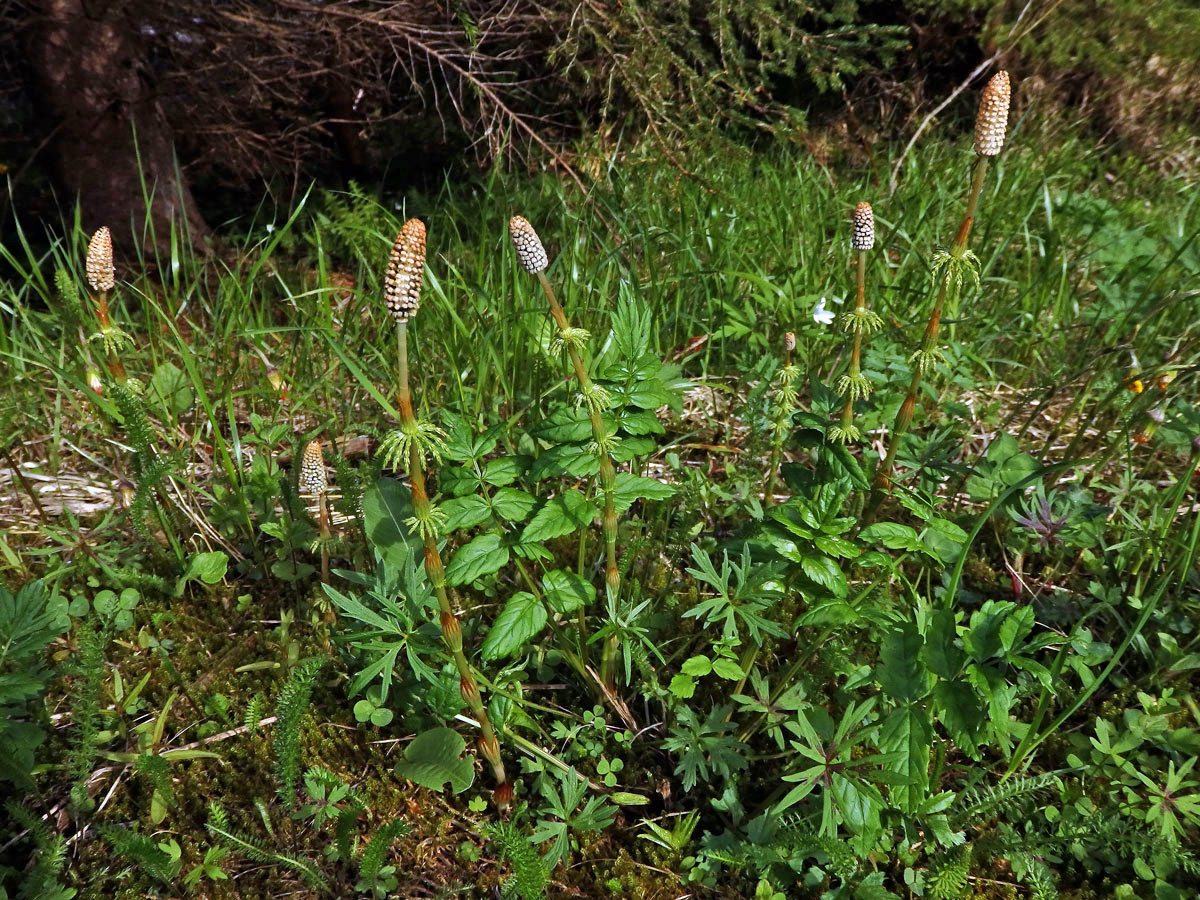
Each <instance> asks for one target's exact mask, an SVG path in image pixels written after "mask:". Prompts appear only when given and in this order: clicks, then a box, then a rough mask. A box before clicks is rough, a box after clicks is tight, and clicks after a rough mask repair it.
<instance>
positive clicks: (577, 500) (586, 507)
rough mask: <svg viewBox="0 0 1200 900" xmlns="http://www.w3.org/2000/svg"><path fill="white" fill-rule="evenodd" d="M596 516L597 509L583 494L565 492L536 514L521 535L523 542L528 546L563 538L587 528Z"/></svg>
mask: <svg viewBox="0 0 1200 900" xmlns="http://www.w3.org/2000/svg"><path fill="white" fill-rule="evenodd" d="M596 515H597V510H596V507H595V506H594V505H593V504H592V502H591V501H590V500H588V498H587V497H585V496H583V494H582V493H580V492H579V491H577V490H574V489H571V490H569V491H565V492H563V493H561V494H559V495H558V496H557V497H554V498H553V499H551V500H548V501H547V502H546V504H545V505H544V506H543V507H542V508H541V509H539V510H538V511H537V513H535V514H534V517H533V518H532V519H531V520H530V522H529V524H528V525H526V526H525V531H524V532H522V534H521V542H522V543H525V544H528V543H533V542H535V541H546V540H550V539H551V538H556V537H562V536H563V535H564V534H570V533H571V532H573V531H578V530H579V529H580V528H585V527H587V525H588V524H590V523H591V521H592V520H593V519H595V518H596Z"/></svg>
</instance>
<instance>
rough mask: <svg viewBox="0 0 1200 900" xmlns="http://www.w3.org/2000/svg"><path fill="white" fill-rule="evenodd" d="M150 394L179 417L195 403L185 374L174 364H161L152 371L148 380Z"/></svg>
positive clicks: (194, 397) (193, 394)
mask: <svg viewBox="0 0 1200 900" xmlns="http://www.w3.org/2000/svg"><path fill="white" fill-rule="evenodd" d="M150 394H151V396H152V397H153V398H154V399H155V400H156V401H157V402H158V403H160V404H161V405H162V407H163V408H164V409H166V410H169V411H170V412H171V413H172V414H174V415H176V416H181V415H183V414H184V413H185V412H187V411H188V410H189V409H191V408H192V404H193V403H195V402H196V395H195V392H193V391H192V385H191V382H190V381H189V380H188V376H187V373H186V372H184V371H183V370H182V369H180V368H179V367H178V366H176V365H175V364H174V363H170V362H162V363H159V364H158V366H156V367H155V369H154V375H152V376H151V378H150Z"/></svg>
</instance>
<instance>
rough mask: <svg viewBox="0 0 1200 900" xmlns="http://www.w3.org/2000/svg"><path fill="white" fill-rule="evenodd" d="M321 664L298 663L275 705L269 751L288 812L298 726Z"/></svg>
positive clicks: (312, 660)
mask: <svg viewBox="0 0 1200 900" xmlns="http://www.w3.org/2000/svg"><path fill="white" fill-rule="evenodd" d="M324 665H325V658H324V657H321V656H313V657H309V658H308V659H306V660H303V661H302V662H300V663H299V664H298V665H297V666H296V668H295V669H293V670H292V674H291V675H289V676H288V679H287V681H285V682H284V684H283V688H282V690H280V692H279V699H278V700H277V701H276V704H275V716H276V721H275V733H274V736H273V737H272V740H271V749H272V751H273V752H274V754H275V776H276V779H277V781H278V784H277V785H276V790H277V791H278V793H279V796H280V798H281V799H282V800H283V801H284V803H286V804H287V806H288V808H289V809H294V808H295V806H296V780H297V779H298V778H299V777H300V725H301V724H302V723H303V721H304V714H305V713H306V712H308V707H309V702H310V700H311V699H312V689H313V684H314V683H315V682H316V680H317V673H318V672H320V671H321V668H322V667H323V666H324Z"/></svg>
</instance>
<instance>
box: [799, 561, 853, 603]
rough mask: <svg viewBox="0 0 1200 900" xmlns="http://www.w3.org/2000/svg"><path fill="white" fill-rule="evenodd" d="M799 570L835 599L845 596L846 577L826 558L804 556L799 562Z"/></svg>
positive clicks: (839, 568)
mask: <svg viewBox="0 0 1200 900" xmlns="http://www.w3.org/2000/svg"><path fill="white" fill-rule="evenodd" d="M800 569H801V570H802V571H803V572H804V574H805V575H807V576H808V577H809V578H811V579H812V580H813V581H815V582H816V583H817V584H819V585H821V587H823V588H825V589H826V590H827V591H829V593H831V594H833V595H834V596H835V597H844V596H846V576H845V574H844V573H843V572H842V570H841V567H840V566H838V564H837V563H836V562H834V561H833V560H832V559H830V558H829V557H828V556H823V555H816V554H809V555H806V556H804V557H803V558H802V559H801V560H800Z"/></svg>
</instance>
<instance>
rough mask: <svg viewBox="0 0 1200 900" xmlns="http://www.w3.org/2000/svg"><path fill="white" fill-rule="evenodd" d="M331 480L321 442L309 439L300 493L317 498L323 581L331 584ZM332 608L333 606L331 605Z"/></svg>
mask: <svg viewBox="0 0 1200 900" xmlns="http://www.w3.org/2000/svg"><path fill="white" fill-rule="evenodd" d="M328 490H329V481H328V478H327V476H326V474H325V458H324V457H323V456H322V455H321V442H320V441H319V440H314V441H309V443H308V445H307V446H306V447H305V448H304V455H303V456H301V458H300V493H301V495H307V496H309V497H316V498H317V525H318V527H319V528H320V529H321V537H320V544H321V583H322V584H329V539H330V538H331V537H332V534H331V532H330V529H329V505H328V503H327V502H326V498H325V495H326V493H327V492H328ZM331 609H332V607H331Z"/></svg>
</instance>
